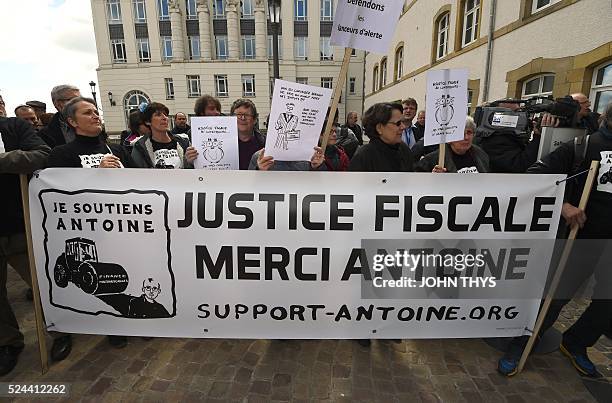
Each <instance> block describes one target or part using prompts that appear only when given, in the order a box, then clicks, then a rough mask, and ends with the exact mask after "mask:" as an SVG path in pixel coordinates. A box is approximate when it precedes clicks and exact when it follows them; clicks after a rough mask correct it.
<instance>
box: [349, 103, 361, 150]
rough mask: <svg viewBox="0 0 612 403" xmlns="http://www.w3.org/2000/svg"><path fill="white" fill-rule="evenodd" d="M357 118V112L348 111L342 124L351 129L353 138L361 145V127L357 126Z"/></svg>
mask: <svg viewBox="0 0 612 403" xmlns="http://www.w3.org/2000/svg"><path fill="white" fill-rule="evenodd" d="M358 120H359V115H357V112H355V111H350V112H349V113H347V114H346V124H345V125H344V127H346V128H347V129H350V130H352V131H353V134H354V135H355V138H356V139H357V141H358V142H359V145H360V146H362V145H363V129H362V128H361V126H359V123H357V121H358Z"/></svg>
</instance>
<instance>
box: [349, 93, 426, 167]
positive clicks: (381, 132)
mask: <svg viewBox="0 0 612 403" xmlns="http://www.w3.org/2000/svg"><path fill="white" fill-rule="evenodd" d="M402 114H403V108H402V105H401V104H397V103H386V102H385V103H378V104H375V105H372V106H371V107H370V108H369V109H368V110H367V111H366V112H365V113H364V114H363V118H362V123H363V126H364V129H365V134H366V135H367V136H368V137H369V138H370V142H369V143H368V144H366V145H364V146H362V147H361V148H360V149H359V150H358V151H357V153H355V156H354V157H353V159H352V160H351V163H350V165H349V171H361V172H412V171H413V166H414V160H413V158H412V153H411V152H410V148H408V146H407V145H406V144H405V143H404V142H403V141H402V129H403V123H402Z"/></svg>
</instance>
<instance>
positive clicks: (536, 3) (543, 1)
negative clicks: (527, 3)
mask: <svg viewBox="0 0 612 403" xmlns="http://www.w3.org/2000/svg"><path fill="white" fill-rule="evenodd" d="M558 1H559V0H533V4H532V6H531V13H532V14H535V13H537V12H538V11H540V10H543V9H545V8H546V7H548V6H551V5H553V4H554V3H556V2H558Z"/></svg>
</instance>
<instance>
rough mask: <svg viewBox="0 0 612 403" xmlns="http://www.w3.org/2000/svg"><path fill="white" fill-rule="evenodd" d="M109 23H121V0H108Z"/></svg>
mask: <svg viewBox="0 0 612 403" xmlns="http://www.w3.org/2000/svg"><path fill="white" fill-rule="evenodd" d="M106 12H107V14H108V23H109V24H121V4H120V1H119V0H106Z"/></svg>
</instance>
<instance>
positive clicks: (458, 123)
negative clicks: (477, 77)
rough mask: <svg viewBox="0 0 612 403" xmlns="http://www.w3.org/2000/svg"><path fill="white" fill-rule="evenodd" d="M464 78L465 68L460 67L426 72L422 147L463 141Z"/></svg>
mask: <svg viewBox="0 0 612 403" xmlns="http://www.w3.org/2000/svg"><path fill="white" fill-rule="evenodd" d="M467 80H468V71H467V70H464V69H452V70H451V69H447V70H433V71H428V72H427V114H426V115H425V145H426V146H430V145H433V144H442V143H450V142H451V141H459V140H463V137H464V129H465V117H466V116H467V94H468V92H467Z"/></svg>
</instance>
